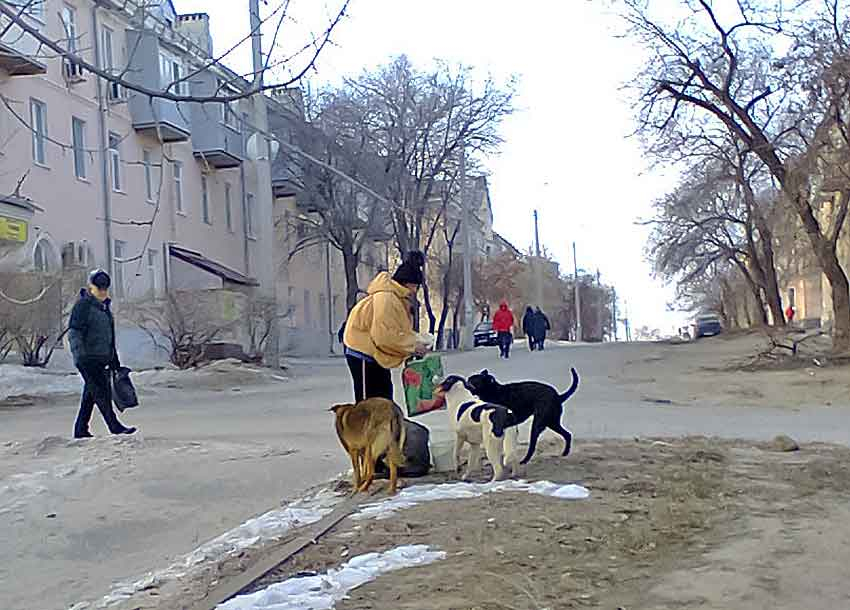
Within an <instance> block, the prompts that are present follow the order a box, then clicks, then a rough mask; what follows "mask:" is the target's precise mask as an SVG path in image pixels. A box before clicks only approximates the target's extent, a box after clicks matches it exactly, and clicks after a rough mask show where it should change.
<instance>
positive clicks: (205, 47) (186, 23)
mask: <svg viewBox="0 0 850 610" xmlns="http://www.w3.org/2000/svg"><path fill="white" fill-rule="evenodd" d="M176 29H177V31H178V32H179V33H180V34H183V36H185V37H186V38H188V39H189V40H191V41H192V42H193V43H195V45H196V46H197V47H198V48H199V49H200V50H201V51H202V52H203V53H204V54H205V55H206V56H207V57H212V52H213V44H212V36H211V35H210V16H209V15H207V14H206V13H189V14H188V15H178V16H177V28H176Z"/></svg>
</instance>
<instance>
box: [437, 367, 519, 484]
mask: <svg viewBox="0 0 850 610" xmlns="http://www.w3.org/2000/svg"><path fill="white" fill-rule="evenodd" d="M436 392H437V393H438V394H439V395H441V396H444V397H445V400H446V405H447V406H448V411H449V419H450V420H451V424H452V429H453V430H454V432H455V450H454V467H455V470H456V471H457V470H459V469H460V452H461V449H462V448H463V446H464V444H469V459H468V460H467V465H466V472H465V473H464V475H463V479H464V480H469V478H470V476H471V474H472V472H473V471H474V470H478V469H480V467H481V446H482V445H484V450H485V452H486V453H487V459H488V460H489V461H490V464H491V465H492V466H493V481H501V480H503V479H504V478H505V468H506V467H508V464H510V466H509V468H510V470H511V473H512V474H513V475H514V476H516V475H517V474H519V471H520V465H519V454H518V452H517V448H518V440H517V439H518V430H517V426H516V423H517V422H516V421H515V418H514V416H513V414H512V413H511V412H510V411H509V410H508V409H506V408H505V407H502V406H500V405H494V404H490V403H486V402H483V401H481V400H478V399H477V398H475V396H473V395H472V392H470V391H469V389H468V388H467V387H466V382H465V380H464V379H463V377H459V376H458V375H450V376H449V377H447V378H446V379H445V380H444V381H443V382H442V383H441V384H440V385H439V386H437V388H436Z"/></svg>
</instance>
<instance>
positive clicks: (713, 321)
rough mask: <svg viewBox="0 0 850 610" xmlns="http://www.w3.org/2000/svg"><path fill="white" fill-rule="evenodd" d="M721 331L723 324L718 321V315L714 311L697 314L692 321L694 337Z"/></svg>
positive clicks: (706, 335)
mask: <svg viewBox="0 0 850 610" xmlns="http://www.w3.org/2000/svg"><path fill="white" fill-rule="evenodd" d="M721 332H723V325H722V324H721V323H720V316H718V315H717V314H714V313H707V314H703V315H701V316H697V319H696V321H695V323H694V337H695V338H696V339H699V338H700V337H712V336H714V335H719V334H720V333H721Z"/></svg>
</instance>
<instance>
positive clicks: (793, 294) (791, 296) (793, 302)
mask: <svg viewBox="0 0 850 610" xmlns="http://www.w3.org/2000/svg"><path fill="white" fill-rule="evenodd" d="M788 304H789V305H790V306H791V307H796V306H797V289H796V288H789V289H788Z"/></svg>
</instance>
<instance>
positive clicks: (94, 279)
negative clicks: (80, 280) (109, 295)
mask: <svg viewBox="0 0 850 610" xmlns="http://www.w3.org/2000/svg"><path fill="white" fill-rule="evenodd" d="M111 283H112V280H111V279H110V278H109V274H108V273H107V272H106V271H104V270H103V269H95V270H94V271H92V272H91V273H89V284H91V285H92V286H94V287H96V288H100V289H101V290H106V289H107V288H109V285H110V284H111Z"/></svg>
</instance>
